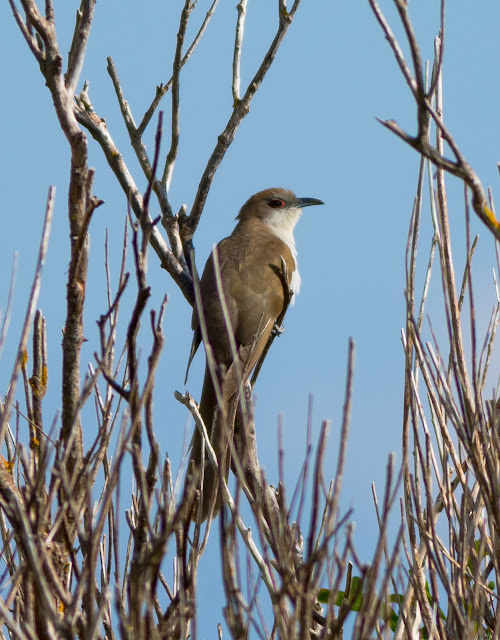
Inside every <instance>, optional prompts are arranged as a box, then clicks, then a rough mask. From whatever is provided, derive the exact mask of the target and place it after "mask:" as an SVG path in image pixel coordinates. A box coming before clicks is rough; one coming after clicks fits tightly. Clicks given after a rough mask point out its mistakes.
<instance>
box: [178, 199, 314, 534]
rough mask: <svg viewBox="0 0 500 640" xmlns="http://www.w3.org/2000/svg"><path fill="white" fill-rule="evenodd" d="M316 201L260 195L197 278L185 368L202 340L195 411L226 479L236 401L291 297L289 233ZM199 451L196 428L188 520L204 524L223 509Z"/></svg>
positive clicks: (294, 270)
mask: <svg viewBox="0 0 500 640" xmlns="http://www.w3.org/2000/svg"><path fill="white" fill-rule="evenodd" d="M321 204H324V203H323V202H322V201H321V200H318V199H316V198H297V197H296V196H295V194H294V193H293V192H292V191H290V190H288V189H284V188H270V189H265V190H264V191H259V192H258V193H256V194H255V195H253V196H252V197H251V198H249V199H248V200H247V202H246V203H245V204H244V205H243V206H242V207H241V209H240V211H239V213H238V215H237V217H236V220H237V224H236V226H235V228H234V230H233V232H232V234H231V235H230V236H228V237H227V238H224V239H223V240H221V241H220V242H219V243H218V244H217V246H216V248H215V249H214V250H213V251H212V253H211V255H210V257H209V258H208V260H207V263H206V265H205V268H204V271H203V274H202V277H201V279H200V282H199V303H198V304H197V305H196V304H195V305H194V309H193V316H192V323H191V324H192V329H193V331H194V334H193V343H192V347H191V353H190V356H189V362H188V370H189V366H190V364H191V361H192V359H193V357H194V354H195V352H196V350H197V348H198V346H199V344H200V343H201V341H202V336H203V335H204V336H205V340H206V344H205V349H206V353H207V356H206V367H205V377H204V381H203V389H202V393H201V400H200V404H199V410H200V414H201V417H202V419H203V422H204V424H205V426H206V428H207V431H208V434H209V437H210V443H211V445H212V447H213V448H214V451H215V454H216V456H217V460H218V462H219V465H221V466H222V473H223V475H224V478H225V479H226V480H227V478H228V474H229V466H230V462H231V460H230V455H229V454H228V453H227V447H228V438H230V437H232V435H231V430H232V428H233V425H232V424H230V421H231V416H232V420H233V423H234V416H235V412H236V409H237V407H238V405H240V406H239V411H241V412H243V414H244V411H245V410H244V409H242V408H241V403H240V402H239V399H240V396H241V395H242V394H241V393H240V391H241V388H242V385H243V384H244V383H245V382H246V381H247V380H248V379H249V376H250V374H251V372H252V370H253V369H254V367H255V365H256V364H257V362H258V360H259V358H260V356H261V354H262V352H263V350H264V348H265V346H266V343H267V341H268V339H269V336H270V334H271V332H272V331H273V327H274V325H275V322H276V320H277V318H278V317H279V315H280V313H281V312H282V310H283V306H284V304H285V297H286V295H287V293H288V292H287V291H286V289H285V285H284V279H283V267H282V260H283V261H284V264H285V265H286V269H285V270H284V271H285V273H286V277H287V279H288V286H289V289H290V293H292V294H293V296H295V294H297V293H298V292H299V289H300V275H299V271H298V267H297V250H296V247H295V239H294V235H293V231H294V228H295V225H296V224H297V222H298V220H299V218H300V216H301V214H302V209H303V208H304V207H309V206H312V205H321ZM292 303H293V300H292ZM200 314H201V315H202V318H201V319H200ZM228 325H229V326H228ZM203 329H204V331H203ZM211 365H212V366H211ZM186 377H187V373H186ZM247 418H248V416H247ZM243 423H245V420H243ZM238 424H240V422H238ZM235 437H236V434H235ZM202 452H203V448H202V437H201V435H200V433H199V430H198V429H195V433H194V436H193V440H192V443H191V453H190V463H189V465H190V467H189V468H190V471H189V472H188V473H191V474H194V473H197V474H198V478H199V477H200V475H201V473H200V471H201V468H202V466H203V469H204V472H203V487H202V491H201V497H200V500H201V509H198V508H197V507H195V511H194V512H193V519H194V520H195V521H197V520H200V521H201V522H203V521H204V520H205V519H206V518H207V516H208V514H209V512H211V513H212V515H216V513H217V511H218V509H219V508H220V499H217V497H216V496H217V489H218V484H219V474H218V473H217V471H216V470H215V469H214V468H213V465H212V464H211V463H210V461H209V460H208V459H207V456H205V460H204V461H203V460H202V459H201V458H202ZM198 481H199V480H198ZM200 488H201V487H200ZM195 512H196V513H195ZM200 512H201V513H200Z"/></svg>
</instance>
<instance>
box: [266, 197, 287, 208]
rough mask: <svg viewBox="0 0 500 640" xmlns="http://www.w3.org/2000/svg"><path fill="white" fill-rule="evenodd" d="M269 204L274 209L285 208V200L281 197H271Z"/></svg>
mask: <svg viewBox="0 0 500 640" xmlns="http://www.w3.org/2000/svg"><path fill="white" fill-rule="evenodd" d="M269 206H270V207H271V208H272V209H284V208H285V201H284V200H282V199H281V198H271V200H269Z"/></svg>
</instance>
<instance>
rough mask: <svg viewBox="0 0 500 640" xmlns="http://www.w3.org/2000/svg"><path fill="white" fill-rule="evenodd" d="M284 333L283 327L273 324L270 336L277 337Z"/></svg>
mask: <svg viewBox="0 0 500 640" xmlns="http://www.w3.org/2000/svg"><path fill="white" fill-rule="evenodd" d="M284 331H285V327H284V326H283V325H279V324H278V323H277V322H275V323H274V326H273V330H272V334H273V336H275V337H276V336H277V337H278V338H279V336H280V335H281V334H282V333H283V332H284Z"/></svg>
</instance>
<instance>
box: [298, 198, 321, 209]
mask: <svg viewBox="0 0 500 640" xmlns="http://www.w3.org/2000/svg"><path fill="white" fill-rule="evenodd" d="M313 204H325V203H324V202H323V200H318V199H317V198H297V202H296V206H297V207H300V208H301V209H302V208H303V207H311V206H312V205H313Z"/></svg>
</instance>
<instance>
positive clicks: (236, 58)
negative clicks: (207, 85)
mask: <svg viewBox="0 0 500 640" xmlns="http://www.w3.org/2000/svg"><path fill="white" fill-rule="evenodd" d="M247 1H248V0H240V2H238V4H237V5H236V10H237V11H238V20H237V21H236V29H235V34H234V53H233V82H232V88H233V106H234V107H235V106H236V105H237V104H238V102H239V101H240V84H241V78H240V72H241V44H242V42H243V32H244V29H245V15H246V10H247Z"/></svg>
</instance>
